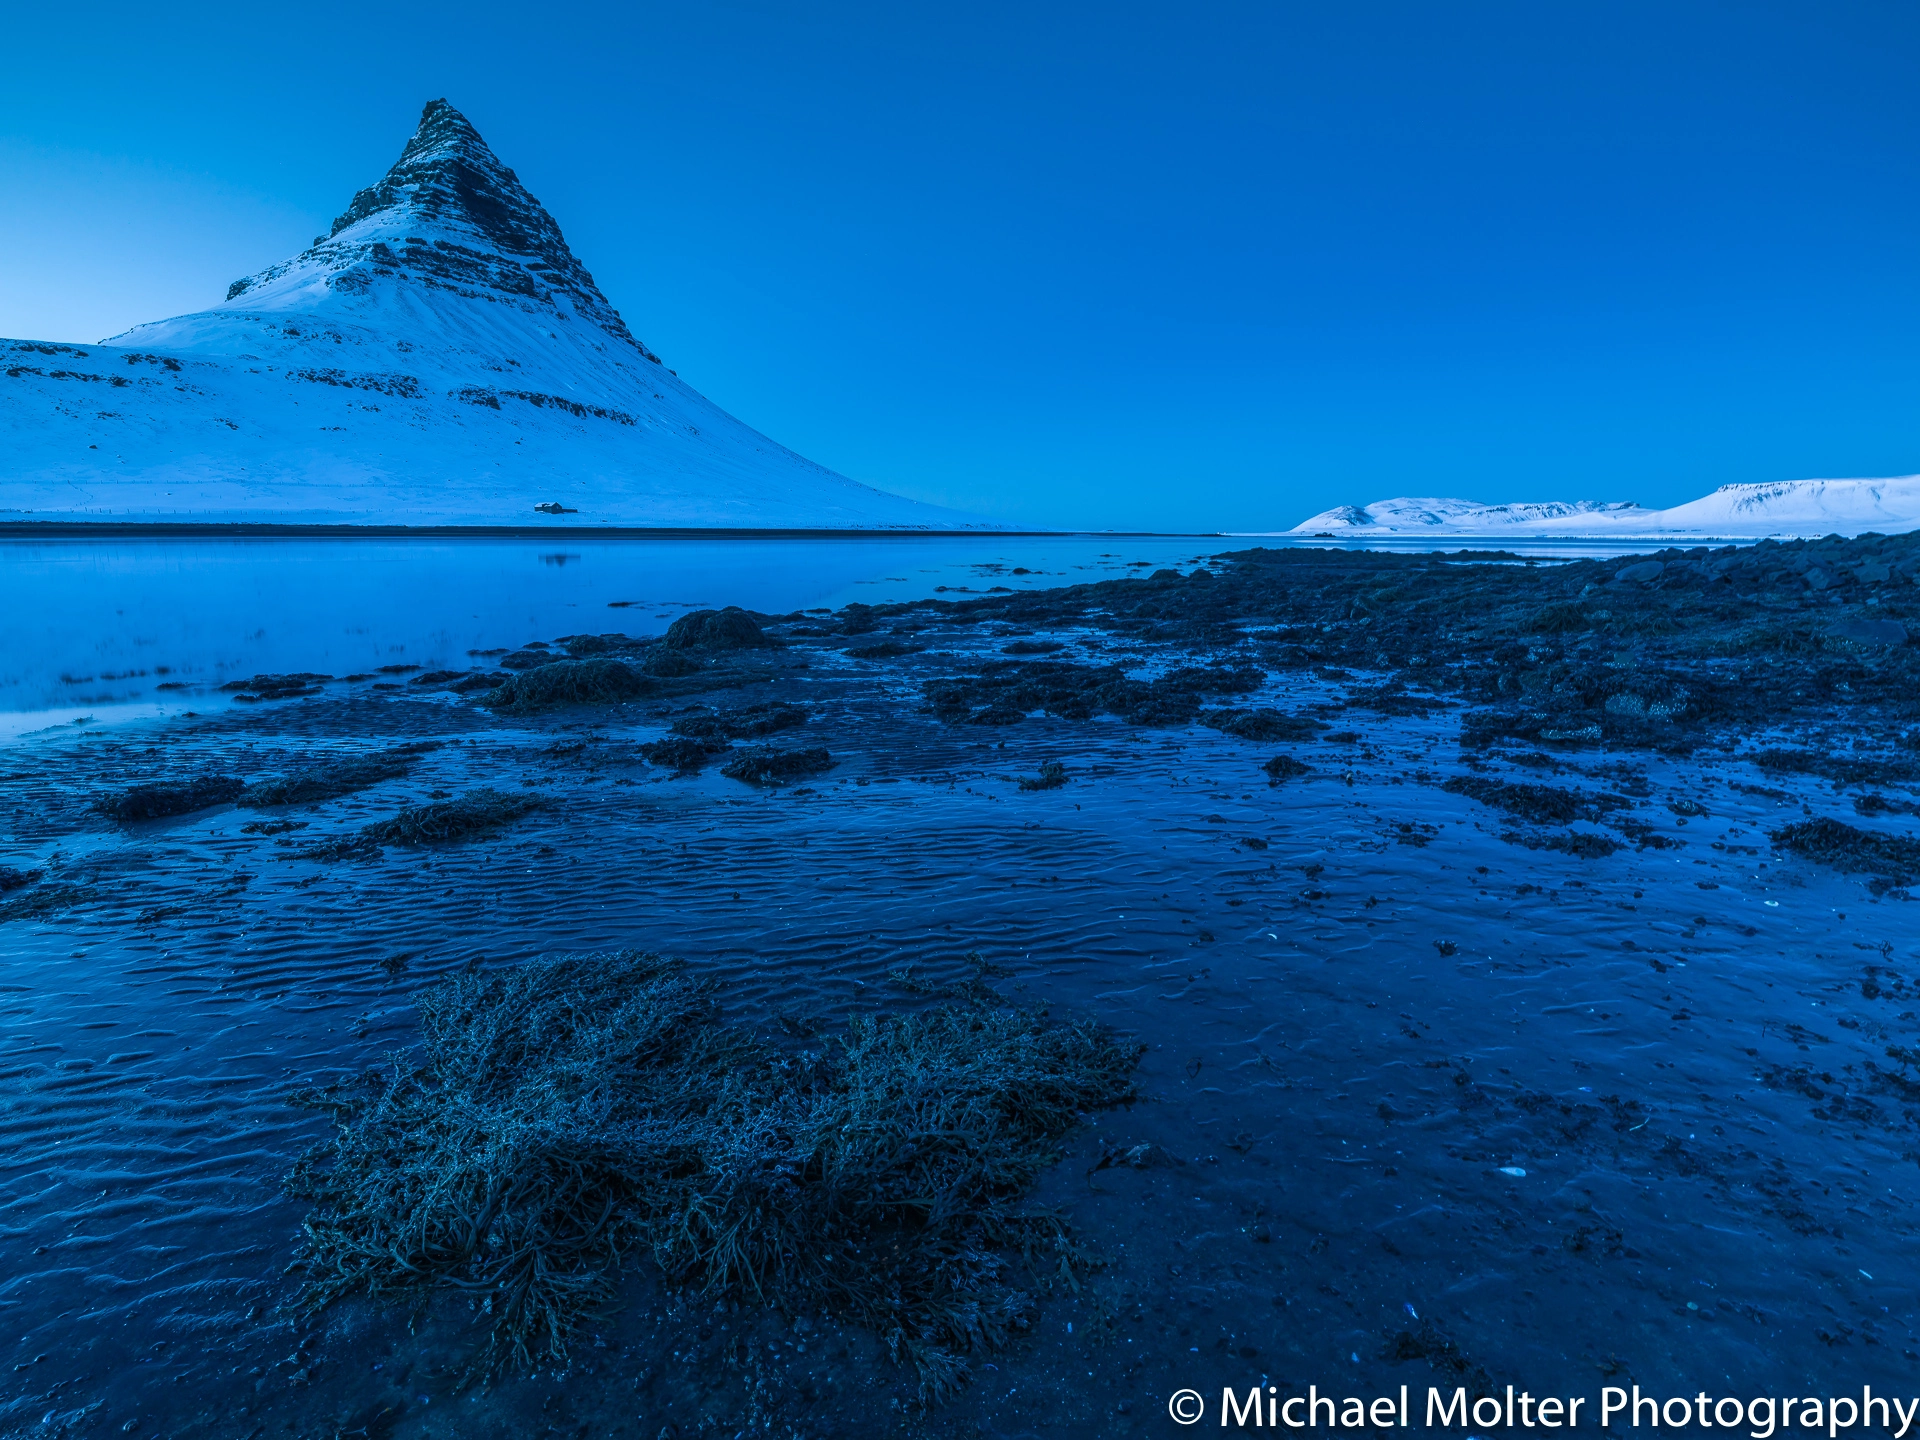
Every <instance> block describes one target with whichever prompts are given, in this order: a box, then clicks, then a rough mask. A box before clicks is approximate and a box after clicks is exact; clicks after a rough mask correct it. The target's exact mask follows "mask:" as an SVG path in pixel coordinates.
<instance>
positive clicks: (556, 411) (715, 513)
mask: <svg viewBox="0 0 1920 1440" xmlns="http://www.w3.org/2000/svg"><path fill="white" fill-rule="evenodd" d="M0 362H4V363H3V364H0V441H4V442H5V444H6V446H7V448H8V449H9V451H10V454H11V457H12V459H11V463H10V464H9V465H8V466H7V467H6V468H5V469H4V470H0V521H32V520H48V519H51V520H111V521H129V520H142V519H147V520H169V521H197V522H209V523H222V522H230V521H249V522H256V523H258V522H267V523H275V522H278V523H298V524H388V525H390V524H408V525H459V526H465V525H487V526H499V525H515V526H523V525H528V524H556V523H566V524H576V525H608V526H621V527H659V526H668V527H694V528H699V527H714V526H723V527H729V528H745V529H764V528H795V529H843V528H845V529H861V528H872V527H883V528H913V529H956V528H975V527H980V526H984V525H985V523H986V522H983V521H980V520H979V519H978V518H977V517H972V516H967V515H962V514H959V513H957V512H952V511H945V510H941V509H939V508H938V507H934V506H929V505H923V504H920V503H918V502H915V501H911V500H906V499H903V498H901V497H899V496H894V495H889V494H886V493H885V492H883V491H880V490H876V489H873V488H872V487H870V486H866V485H861V484H858V483H856V482H854V481H852V480H849V479H847V478H846V477H844V476H841V475H837V474H835V473H834V472H832V471H830V470H827V469H825V468H824V467H822V466H819V465H816V464H814V463H813V462H812V461H809V460H807V459H805V458H804V457H802V456H800V455H797V454H795V453H794V452H793V451H791V450H788V449H786V448H785V447H784V446H781V445H779V444H776V443H775V442H774V441H772V440H769V439H768V438H767V437H766V436H764V435H761V434H759V433H758V432H756V431H754V430H752V429H750V428H749V427H747V426H746V425H743V424H742V423H741V422H740V421H738V420H736V419H735V418H734V417H733V416H731V415H729V414H727V413H726V412H725V411H723V410H721V409H720V408H719V407H718V406H716V405H714V404H713V403H712V402H711V401H709V400H707V399H706V398H705V397H704V396H702V395H700V394H699V393H698V392H696V391H695V390H693V389H692V388H691V387H690V386H688V385H686V384H684V383H683V382H682V381H681V380H680V379H679V377H678V376H677V375H675V374H674V373H673V372H672V371H671V370H669V369H668V368H667V367H666V366H665V365H664V364H662V363H661V361H660V358H659V357H658V356H657V355H655V354H654V353H653V352H652V351H651V350H649V349H648V348H647V347H646V346H645V345H644V344H642V343H641V342H640V341H639V340H638V339H637V338H636V337H635V336H634V334H633V333H632V331H631V330H630V329H629V328H628V326H627V324H626V322H625V321H624V320H623V319H622V318H621V316H620V313H619V311H618V310H616V309H615V308H614V307H613V305H612V304H610V303H609V302H608V300H607V298H606V296H605V295H603V294H602V293H601V291H600V288H599V286H598V285H596V284H595V283H594V279H593V276H592V275H591V274H590V273H588V271H587V269H586V267H585V266H584V265H583V264H581V262H580V260H579V259H578V258H577V257H576V256H575V255H574V253H573V252H572V250H571V249H569V248H568V246H567V242H566V239H565V237H564V236H563V235H562V234H561V232H560V227H559V225H558V224H557V223H556V222H555V221H554V219H553V217H552V216H550V215H549V214H548V213H547V212H546V210H545V209H544V208H543V207H542V206H541V204H540V202H539V201H538V200H536V199H535V198H534V197H533V195H532V194H531V193H529V192H528V190H527V188H526V187H525V186H524V185H522V184H521V183H520V180H519V178H518V177H517V176H516V175H515V174H514V173H513V171H512V170H510V169H508V168H507V167H506V166H505V165H503V164H502V163H501V162H500V160H499V158H498V157H497V156H495V155H494V153H493V152H492V150H491V149H489V148H488V146H487V144H486V142H485V141H484V140H483V139H481V137H480V134H479V132H478V131H477V130H475V129H474V127H473V125H472V124H471V123H469V122H468V120H467V119H466V117H465V116H463V115H462V114H461V113H460V112H459V111H458V110H456V109H455V108H454V107H453V106H452V105H450V104H448V103H447V102H446V101H444V100H436V101H433V102H432V103H431V104H429V105H428V106H427V107H426V109H425V111H424V112H423V114H422V115H421V119H420V125H419V128H418V129H417V130H416V131H415V132H414V135H413V138H412V139H411V140H409V141H408V143H407V145H406V148H405V149H404V150H403V151H402V152H401V155H400V159H399V160H398V161H397V162H396V163H395V164H394V166H393V167H392V168H391V169H390V170H388V172H387V173H386V175H385V176H383V177H382V178H381V179H380V180H379V181H378V182H377V183H376V184H373V185H370V186H368V187H366V188H365V189H363V190H361V191H360V192H359V193H357V194H356V195H355V196H354V197H353V199H352V201H351V202H350V203H349V204H348V206H347V208H346V210H345V211H344V212H343V213H342V214H341V215H340V216H339V218H338V219H336V220H335V221H334V222H333V225H332V227H331V229H330V230H329V232H328V233H327V234H326V235H323V236H317V237H316V238H315V240H314V243H313V244H312V245H311V246H310V247H308V248H307V249H306V250H303V251H301V252H300V253H299V254H298V255H295V256H293V257H291V258H290V259H287V260H285V261H282V262H281V263H280V264H277V265H273V266H271V267H269V268H267V269H265V270H262V271H261V272H259V273H258V274H256V275H251V276H248V277H246V278H245V279H242V280H237V281H235V282H234V284H233V285H232V286H231V287H230V288H229V289H228V292H227V295H226V298H225V299H224V300H223V301H221V302H220V303H218V304H216V305H213V306H211V307H209V308H208V309H206V310H203V311H198V312H196V313H193V314H190V315H182V316H176V317H174V318H173V319H170V320H161V321H156V322H153V323H150V324H146V325H139V326H136V327H135V328H133V329H132V330H129V331H127V332H125V333H124V334H122V335H117V336H114V337H112V338H111V339H109V340H107V341H104V342H102V343H101V344H100V345H97V346H70V345H49V344H47V343H45V342H35V341H0ZM562 517H565V518H564V519H563V518H562Z"/></svg>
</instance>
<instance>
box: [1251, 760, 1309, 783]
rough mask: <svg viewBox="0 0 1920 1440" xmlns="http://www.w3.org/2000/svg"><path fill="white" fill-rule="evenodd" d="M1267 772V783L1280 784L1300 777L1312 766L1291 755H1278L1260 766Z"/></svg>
mask: <svg viewBox="0 0 1920 1440" xmlns="http://www.w3.org/2000/svg"><path fill="white" fill-rule="evenodd" d="M1260 768H1261V769H1262V770H1264V771H1266V772H1267V783H1268V784H1269V785H1279V784H1282V783H1284V782H1286V781H1288V780H1295V779H1298V778H1299V777H1300V776H1302V775H1305V774H1306V773H1307V772H1308V770H1309V769H1310V768H1311V767H1309V766H1307V765H1303V764H1302V763H1301V762H1300V761H1298V760H1296V759H1294V758H1293V756H1291V755H1276V756H1274V757H1273V758H1272V759H1271V760H1269V761H1267V763H1266V764H1264V765H1262V766H1261V767H1260Z"/></svg>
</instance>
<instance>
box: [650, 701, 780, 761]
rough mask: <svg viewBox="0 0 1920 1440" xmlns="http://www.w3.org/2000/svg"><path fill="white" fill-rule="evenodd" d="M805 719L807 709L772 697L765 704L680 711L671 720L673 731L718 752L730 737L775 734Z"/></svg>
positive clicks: (738, 738) (731, 738) (743, 737)
mask: <svg viewBox="0 0 1920 1440" xmlns="http://www.w3.org/2000/svg"><path fill="white" fill-rule="evenodd" d="M806 723H807V712H806V711H805V710H803V709H801V708H800V707H799V706H798V705H783V704H781V703H779V702H778V701H771V702H769V703H767V704H765V705H743V706H741V707H740V708H739V709H737V710H721V711H718V712H715V713H705V714H699V715H683V716H682V717H681V718H680V719H678V720H676V721H674V722H673V727H672V728H673V733H674V734H676V735H686V736H690V737H691V738H692V739H695V740H698V741H700V742H701V743H702V744H704V745H705V746H706V747H707V748H708V750H710V751H713V752H716V753H717V752H719V751H721V750H724V749H726V748H727V742H728V741H729V740H749V739H754V738H756V737H758V736H762V735H774V734H778V733H779V732H780V731H782V730H791V729H793V728H794V727H795V726H797V725H804V724H806Z"/></svg>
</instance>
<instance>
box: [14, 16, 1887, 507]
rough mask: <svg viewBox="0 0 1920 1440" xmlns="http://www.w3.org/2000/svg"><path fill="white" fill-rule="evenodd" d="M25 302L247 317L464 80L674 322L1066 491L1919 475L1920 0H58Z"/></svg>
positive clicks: (840, 426)
mask: <svg viewBox="0 0 1920 1440" xmlns="http://www.w3.org/2000/svg"><path fill="white" fill-rule="evenodd" d="M5 49H6V54H5V57H4V58H3V59H0V195H4V196H5V197H6V203H5V204H4V205H0V334H4V335H14V336H26V337H30V338H39V339H65V340H95V339H98V338H100V337H101V336H103V335H106V334H108V333H111V332H114V331H117V330H119V329H122V328H125V327H126V326H128V325H130V324H133V323H135V322H137V321H141V320H147V319H154V318H158V317H160V316H163V315H168V314H176V313H180V312H183V311H187V310H192V309H198V308H201V307H203V306H204V305H206V304H209V303H212V302H213V301H215V300H217V299H219V298H220V297H221V296H222V295H223V294H224V292H225V287H226V285H227V283H228V282H229V281H230V280H232V279H234V278H236V277H238V276H240V275H242V274H246V273H249V272H251V271H254V270H257V269H260V268H262V267H264V266H266V265H268V264H270V263H272V262H273V261H275V260H278V259H280V258H283V257H284V256H285V255H287V254H290V253H292V252H293V251H295V250H297V249H298V248H300V247H301V246H303V245H305V244H306V243H308V242H309V241H310V240H311V238H312V237H313V236H314V235H316V234H319V233H321V232H322V231H323V230H324V229H325V228H326V225H327V223H328V222H329V221H330V220H331V218H332V217H333V216H334V215H336V214H338V213H339V212H340V211H341V210H342V209H344V208H345V206H346V202H347V200H348V198H349V197H350V196H351V194H352V193H353V191H354V190H355V189H357V188H359V187H360V186H362V185H365V184H367V183H369V182H371V181H372V180H373V179H375V178H376V177H377V176H378V175H379V174H380V173H381V172H382V171H384V170H385V168H386V167H387V166H388V165H389V164H390V163H392V161H393V159H394V158H395V156H397V154H398V153H399V150H400V147H401V145H402V144H403V143H404V142H405V140H406V138H407V136H408V134H409V133H410V132H411V129H412V126H413V124H414V121H415V120H416V119H417V117H418V114H419V110H420V106H421V104H422V103H423V102H424V101H425V100H427V99H430V98H433V97H435V96H440V95H445V96H446V97H447V98H449V99H450V100H452V101H453V103H454V104H455V105H457V106H459V107H460V108H461V109H462V110H464V111H465V112H466V113H467V114H468V116H469V117H470V118H472V120H473V121H474V122H475V124H476V125H478V126H479V128H480V131H481V133H482V134H484V135H485V136H486V137H487V139H488V141H489V142H490V143H491V144H492V146H493V147H494V149H495V150H496V151H497V152H498V153H499V154H500V155H501V157H502V158H503V159H504V160H505V161H506V163H508V164H509V165H511V166H513V167H514V168H515V169H516V170H517V171H518V172H519V174H520V176H521V178H522V179H523V180H524V181H525V182H526V183H527V185H528V187H529V188H530V189H531V190H532V191H533V192H534V194H535V195H537V196H539V197H540V199H541V200H542V201H543V202H545V203H546V205H547V207H548V208H549V209H550V210H551V211H552V212H553V213H554V215H555V217H556V218H557V219H558V220H559V221H560V223H561V225H562V227H563V228H564V230H565V231H566V234H567V237H568V239H569V241H570V243H571V244H572V246H573V248H574V250H575V252H576V253H578V254H579V255H580V256H581V258H582V259H583V260H584V261H585V262H586V264H587V265H588V267H589V268H590V269H592V271H593V272H594V274H595V276H596V278H597V279H598V280H599V281H600V283H601V286H602V288H603V289H604V290H605V291H606V292H607V294H608V296H609V298H611V299H612V301H613V302H614V304H615V305H617V306H618V307H619V308H620V309H621V310H622V312H623V313H624V314H625V315H626V317H627V319H628V321H629V323H630V324H631V325H632V326H633V328H634V330H635V332H636V333H637V334H639V335H640V336H641V337H642V338H644V339H645V340H646V341H647V343H648V344H649V345H651V346H652V347H654V348H655V349H656V350H658V351H659V352H660V353H661V354H662V355H663V356H664V357H665V358H666V360H667V362H668V363H669V364H671V365H673V366H674V367H675V368H676V369H677V370H679V372H680V374H681V375H682V376H683V377H684V378H686V379H687V380H689V381H691V382H692V383H693V384H695V385H696V386H698V387H699V388H700V389H701V390H703V391H704V392H706V393H707V394H708V395H710V396H711V397H712V398H714V399H715V400H716V401H718V402H719V403H721V404H722V405H724V406H726V407H727V408H729V409H731V410H732V411H734V412H735V413H736V414H738V415H739V416H740V417H741V418H743V419H745V420H747V421H748V422H749V423H751V424H753V425H755V426H757V427H759V428H760V429H762V430H765V431H766V432H768V433H769V434H771V435H773V436H775V437H776V438H778V439H780V440H782V441H784V442H785V443H787V444H789V445H791V446H793V447H794V448H795V449H798V450H800V451H802V452H803V453H805V454H808V455H810V456H812V457H813V458H815V459H817V460H819V461H821V462H822V463H824V464H827V465H831V466H832V467H834V468H835V469H838V470H840V471H843V472H844V473H846V474H849V475H853V476H855V477H857V478H859V479H862V480H865V481H868V482H869V483H872V484H876V485H881V486H883V487H886V488H889V489H894V490H898V491H900V492H903V493H906V494H911V495H915V496H919V497H922V498H926V499H931V500H938V501H941V502H944V503H947V504H953V505H959V506H963V507H966V508H969V509H975V510H980V511H985V512H987V513H990V514H994V515H998V516H1003V517H1006V518H1010V519H1016V520H1023V521H1031V522H1035V523H1056V524H1058V523H1065V524H1085V525H1103V526H1105V525H1112V526H1118V527H1139V528H1182V529H1186V528H1234V529H1244V528H1267V527H1274V526H1284V525H1290V524H1292V523H1294V522H1295V521H1296V520H1298V519H1301V518H1303V517H1304V516H1306V515H1307V514H1310V513H1312V512H1314V511H1317V510H1320V509H1323V508H1325V507H1327V506H1329V505H1333V504H1338V503H1344V502H1365V501H1368V500H1373V499H1379V498H1383V497H1386V496H1391V495H1403V494H1415V495H1463V496H1468V497H1472V498H1478V499H1483V500H1489V501H1498V500H1511V499H1547V498H1598V499H1633V500H1638V501H1640V502H1642V503H1643V504H1672V503H1676V502H1678V501H1681V500H1685V499H1688V498H1691V497H1693V496H1695V495H1698V494H1701V493H1704V492H1706V491H1707V490H1710V489H1712V488H1713V487H1714V486H1716V485H1720V484H1725V483H1729V482H1735V481H1760V480H1774V479H1785V478H1792V477H1798V476H1810V475H1873V474H1904V473H1911V472H1913V471H1916V470H1920V343H1917V342H1920V166H1917V165H1916V161H1920V86H1916V85H1915V84H1914V83H1913V76H1914V74H1915V73H1916V66H1917V65H1920V6H1915V5H1913V4H1912V3H1911V0H1900V3H1885V4H1879V3H1862V4H1846V3H1819V4H1815V3H1807V4H1799V5H1780V4H1767V3H1724V4H1710V3H1688V0H1665V3H1638V0H1613V3H1605V4H1599V3H1595V4H1581V3H1562V4H1551V5H1541V4H1538V3H1537V0H1535V3H1524V4H1522V3H1514V4H1482V3H1473V0H1460V3H1456V4H1449V5H1435V4H1430V3H1421V4H1387V3H1367V0H1349V3H1341V4H1338V5H1333V4H1324V3H1323V4H1315V5H1288V4H1261V5H1242V4H1232V3H1220V4H1213V5H1201V6H1170V5H1134V4H1128V3H1102V4H1098V5H1092V4H1089V5H1078V4H1064V3H1063V4H1050V5H1040V6H1035V5H1033V4H1031V3H1026V4H1018V5H1015V4H1006V5H1002V4H998V3H989V0H971V3H968V4H965V5H954V4H944V5H942V4H928V5H904V6H903V5H898V4H885V5H871V6H867V5H845V4H832V3H822V4H812V5H806V6H801V5H790V4H780V5H774V4H731V3H723V4H694V5H688V4H684V3H679V4H674V5H670V6H669V5H659V4H652V3H640V4H622V5H619V6H606V7H604V8H602V7H595V6H574V7H567V8H548V9H544V10H542V9H536V8H533V7H527V6H524V5H515V6H511V7H507V6H494V5H487V4H468V5H463V6H460V7H457V8H456V7H451V6H449V7H444V8H437V7H425V6H409V5H406V4H395V5H381V6H360V5H353V4H341V5H330V6H327V7H324V8H322V9H318V10H316V9H314V8H312V7H259V6H257V5H245V6H242V5H221V4H197V5H194V6H189V7H174V8H173V9H171V10H161V9H159V8H157V7H153V6H151V5H146V4H143V5H138V6H135V5H122V4H115V3H104V4H92V5H88V6H85V7H62V6H37V7H33V9H32V10H31V11H29V10H28V9H27V7H24V6H17V7H14V8H13V9H12V10H11V11H10V13H9V17H8V44H7V46H6V47H5Z"/></svg>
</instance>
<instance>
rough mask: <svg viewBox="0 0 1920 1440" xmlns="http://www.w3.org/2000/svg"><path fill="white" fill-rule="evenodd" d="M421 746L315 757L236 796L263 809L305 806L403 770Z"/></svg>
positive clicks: (400, 773)
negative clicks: (366, 753) (314, 759)
mask: <svg viewBox="0 0 1920 1440" xmlns="http://www.w3.org/2000/svg"><path fill="white" fill-rule="evenodd" d="M422 748H425V747H421V746H404V747H402V748H400V749H397V750H387V751H382V752H379V753H376V754H372V755H348V756H343V757H339V758H334V759H326V760H317V761H314V762H312V763H309V764H307V765H303V766H301V767H300V768H299V769H297V770H290V771H288V772H287V774H285V775H283V776H282V777H281V778H280V779H278V780H261V781H258V782H256V783H254V784H252V785H249V786H247V788H246V789H245V790H244V791H243V792H242V793H241V795H240V797H239V798H240V803H241V804H242V805H247V806H251V807H254V808H256V809H264V808H266V807H269V806H274V805H307V804H313V803H316V802H318V801H321V800H333V799H337V798H338V797H339V796H342V795H351V794H352V793H353V792H354V791H356V790H365V789H366V788H367V787H368V786H370V785H378V784H379V783H380V782H381V781H383V780H392V779H395V778H397V777H399V776H401V775H404V774H406V773H407V771H408V770H409V769H410V768H412V766H413V762H414V761H415V760H416V759H417V758H418V757H419V753H420V750H421V749H422Z"/></svg>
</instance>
